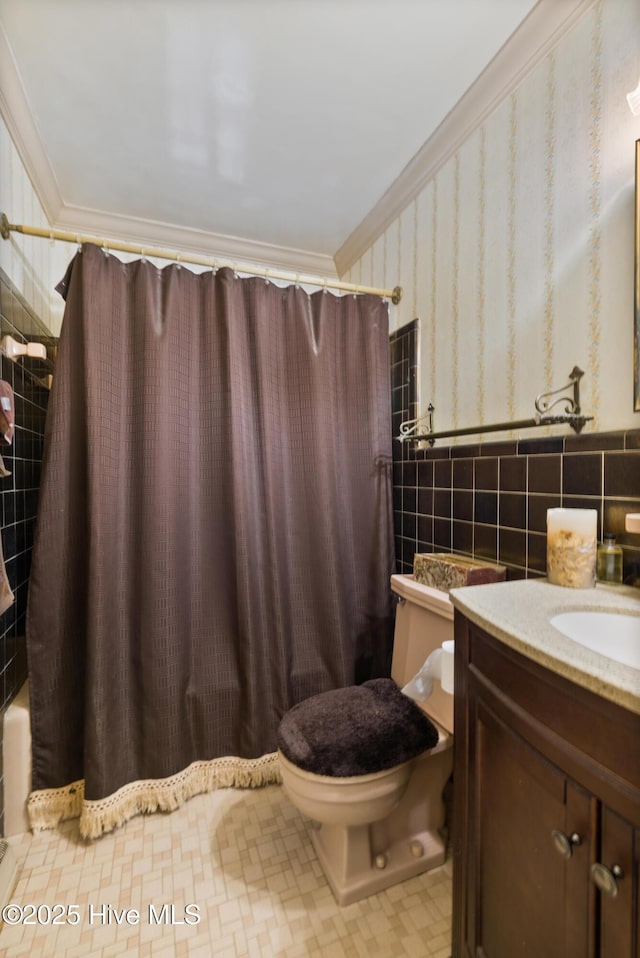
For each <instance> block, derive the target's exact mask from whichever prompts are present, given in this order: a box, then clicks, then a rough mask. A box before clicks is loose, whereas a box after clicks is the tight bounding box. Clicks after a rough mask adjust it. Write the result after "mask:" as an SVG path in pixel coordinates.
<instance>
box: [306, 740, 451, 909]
mask: <svg viewBox="0 0 640 958" xmlns="http://www.w3.org/2000/svg"><path fill="white" fill-rule="evenodd" d="M452 744H453V740H452V738H451V737H450V736H446V737H445V738H443V739H442V740H441V741H440V743H439V745H438V746H436V748H434V749H432V750H431V751H430V752H425V753H424V754H423V755H421V756H420V757H419V758H417V759H416V760H415V762H414V765H413V769H412V774H411V777H410V779H409V783H408V785H407V788H406V791H405V792H404V794H403V796H402V798H401V799H400V801H399V802H398V804H397V805H396V807H395V808H394V809H393V811H392V812H391V814H390V815H388V816H387V817H386V818H384V819H382V820H380V821H377V822H373V823H371V824H363V825H340V824H334V823H331V824H322V825H316V827H315V828H314V830H313V831H312V833H311V839H312V842H313V847H314V848H315V850H316V854H317V856H318V860H319V862H320V865H321V867H322V870H323V872H324V874H325V876H326V878H327V881H328V882H329V886H330V887H331V890H332V892H333V894H334V895H335V898H336V901H337V902H338V904H339V905H351V904H353V902H356V901H360V900H361V899H362V898H367V897H368V896H369V895H375V894H377V892H380V891H383V890H384V889H385V888H390V887H391V885H395V884H397V883H398V882H401V881H406V880H407V879H408V878H415V876H416V875H420V874H422V872H425V871H429V869H431V868H436V867H437V866H438V865H443V864H444V862H445V859H446V852H447V842H446V838H445V837H444V834H445V833H444V828H445V824H446V821H445V819H446V809H445V804H444V800H443V791H444V787H445V785H446V783H447V781H448V780H449V777H450V775H451V772H452V770H453V748H452Z"/></svg>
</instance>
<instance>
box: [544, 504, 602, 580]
mask: <svg viewBox="0 0 640 958" xmlns="http://www.w3.org/2000/svg"><path fill="white" fill-rule="evenodd" d="M597 526H598V513H597V510H596V509H548V510H547V579H548V580H549V582H551V583H552V584H553V585H562V586H565V587H567V588H569V589H593V588H594V587H595V584H596V559H597V551H598V533H597Z"/></svg>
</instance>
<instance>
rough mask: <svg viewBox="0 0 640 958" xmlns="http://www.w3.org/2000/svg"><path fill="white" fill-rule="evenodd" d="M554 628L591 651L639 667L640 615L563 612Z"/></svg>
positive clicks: (557, 616) (552, 620)
mask: <svg viewBox="0 0 640 958" xmlns="http://www.w3.org/2000/svg"><path fill="white" fill-rule="evenodd" d="M550 622H551V625H552V626H553V627H554V629H558V631H559V632H562V634H563V635H566V636H567V638H569V639H572V640H573V641H574V642H578V643H579V644H580V645H583V646H584V647H585V648H587V649H591V651H592V652H598V653H599V654H600V655H606V657H607V658H608V659H615V661H616V662H621V663H622V664H623V665H630V666H631V667H632V668H634V669H640V615H625V614H623V613H618V612H589V611H585V612H561V613H560V614H559V615H554V616H553V618H552V619H550Z"/></svg>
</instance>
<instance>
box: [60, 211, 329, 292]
mask: <svg viewBox="0 0 640 958" xmlns="http://www.w3.org/2000/svg"><path fill="white" fill-rule="evenodd" d="M52 225H53V226H54V227H55V228H56V229H61V230H67V231H68V232H70V233H83V234H90V235H92V236H95V237H96V238H98V239H107V240H108V239H114V240H116V239H117V240H123V241H125V242H127V243H135V244H136V245H138V246H157V247H160V246H161V247H165V248H169V249H172V250H173V249H176V250H181V251H184V252H188V253H196V254H198V255H199V256H210V257H211V258H212V259H224V260H228V261H230V262H233V263H235V262H237V263H238V265H240V264H241V263H244V264H245V265H254V266H263V267H267V268H268V267H274V268H276V267H277V268H279V269H286V270H289V271H291V272H299V273H313V274H315V275H317V276H322V277H326V278H327V279H337V278H338V274H337V272H336V267H335V263H334V261H333V258H332V257H331V256H328V255H326V254H323V253H313V252H307V251H305V250H299V249H294V248H291V247H288V246H275V245H273V244H271V243H262V242H259V241H257V240H247V239H243V238H241V237H239V236H230V235H227V234H223V233H209V232H207V231H206V230H198V229H193V228H191V227H188V226H175V225H174V224H171V223H163V222H160V221H158V220H148V219H144V218H142V217H134V216H123V215H121V214H119V213H106V212H102V211H100V210H92V209H86V208H85V207H82V206H71V205H70V204H64V205H63V207H62V209H61V211H60V213H59V215H58V216H57V217H56V220H55V223H53V224H52Z"/></svg>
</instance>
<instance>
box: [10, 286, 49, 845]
mask: <svg viewBox="0 0 640 958" xmlns="http://www.w3.org/2000/svg"><path fill="white" fill-rule="evenodd" d="M0 313H1V318H0V332H1V335H2V336H6V335H10V336H13V338H14V339H16V340H17V341H18V342H25V341H26V340H29V341H37V342H43V343H45V345H46V346H47V354H48V360H47V361H46V362H43V361H41V360H37V359H29V358H22V359H18V360H17V362H12V361H11V360H9V359H7V357H6V356H5V355H4V354H3V355H2V357H1V363H2V378H3V379H4V380H6V381H7V382H8V383H9V384H10V385H11V387H12V389H13V392H14V398H15V421H16V427H15V433H14V437H13V444H12V445H11V446H4V445H3V446H0V455H1V456H2V459H3V461H4V464H5V466H6V468H7V469H9V470H10V471H11V475H10V476H6V477H5V478H4V479H3V478H0V503H1V508H0V520H1V524H2V548H3V553H4V561H5V567H6V570H7V575H8V577H9V583H10V585H11V588H12V590H13V594H14V596H15V602H14V603H13V605H12V606H11V607H10V608H9V609H8V610H7V611H6V612H5V613H4V615H2V616H0V717H1V716H3V715H4V712H5V710H6V709H7V707H8V705H9V704H10V702H11V700H12V699H13V698H14V696H15V694H16V692H17V691H18V689H19V688H20V686H21V685H22V683H23V682H24V680H25V679H26V677H27V657H26V649H25V639H24V635H25V618H26V606H27V584H28V580H29V569H30V565H31V547H32V545H33V531H34V526H35V519H36V509H37V504H38V487H39V482H40V465H41V462H42V445H43V439H44V420H45V413H46V409H47V402H48V399H49V390H48V389H47V388H46V387H45V386H44V385H43V382H42V381H43V379H44V378H45V377H46V376H48V375H49V374H50V373H51V372H52V370H53V360H54V358H55V352H56V345H57V340H55V339H52V337H51V334H50V333H49V331H48V330H47V329H46V327H45V326H44V325H43V324H42V323H41V322H40V321H39V319H38V318H37V317H36V316H35V314H34V313H33V311H32V310H30V309H29V307H28V306H27V305H26V303H25V301H24V300H23V299H22V298H21V297H20V296H19V295H18V293H17V291H16V290H15V288H14V286H13V285H12V283H11V282H10V280H9V279H8V277H7V276H6V275H5V274H4V273H3V272H2V270H0ZM1 727H2V722H1V721H0V730H1ZM1 748H2V736H1V734H0V834H2V833H3V809H4V801H3V800H2V785H3V779H4V777H3V774H2V760H1Z"/></svg>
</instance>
